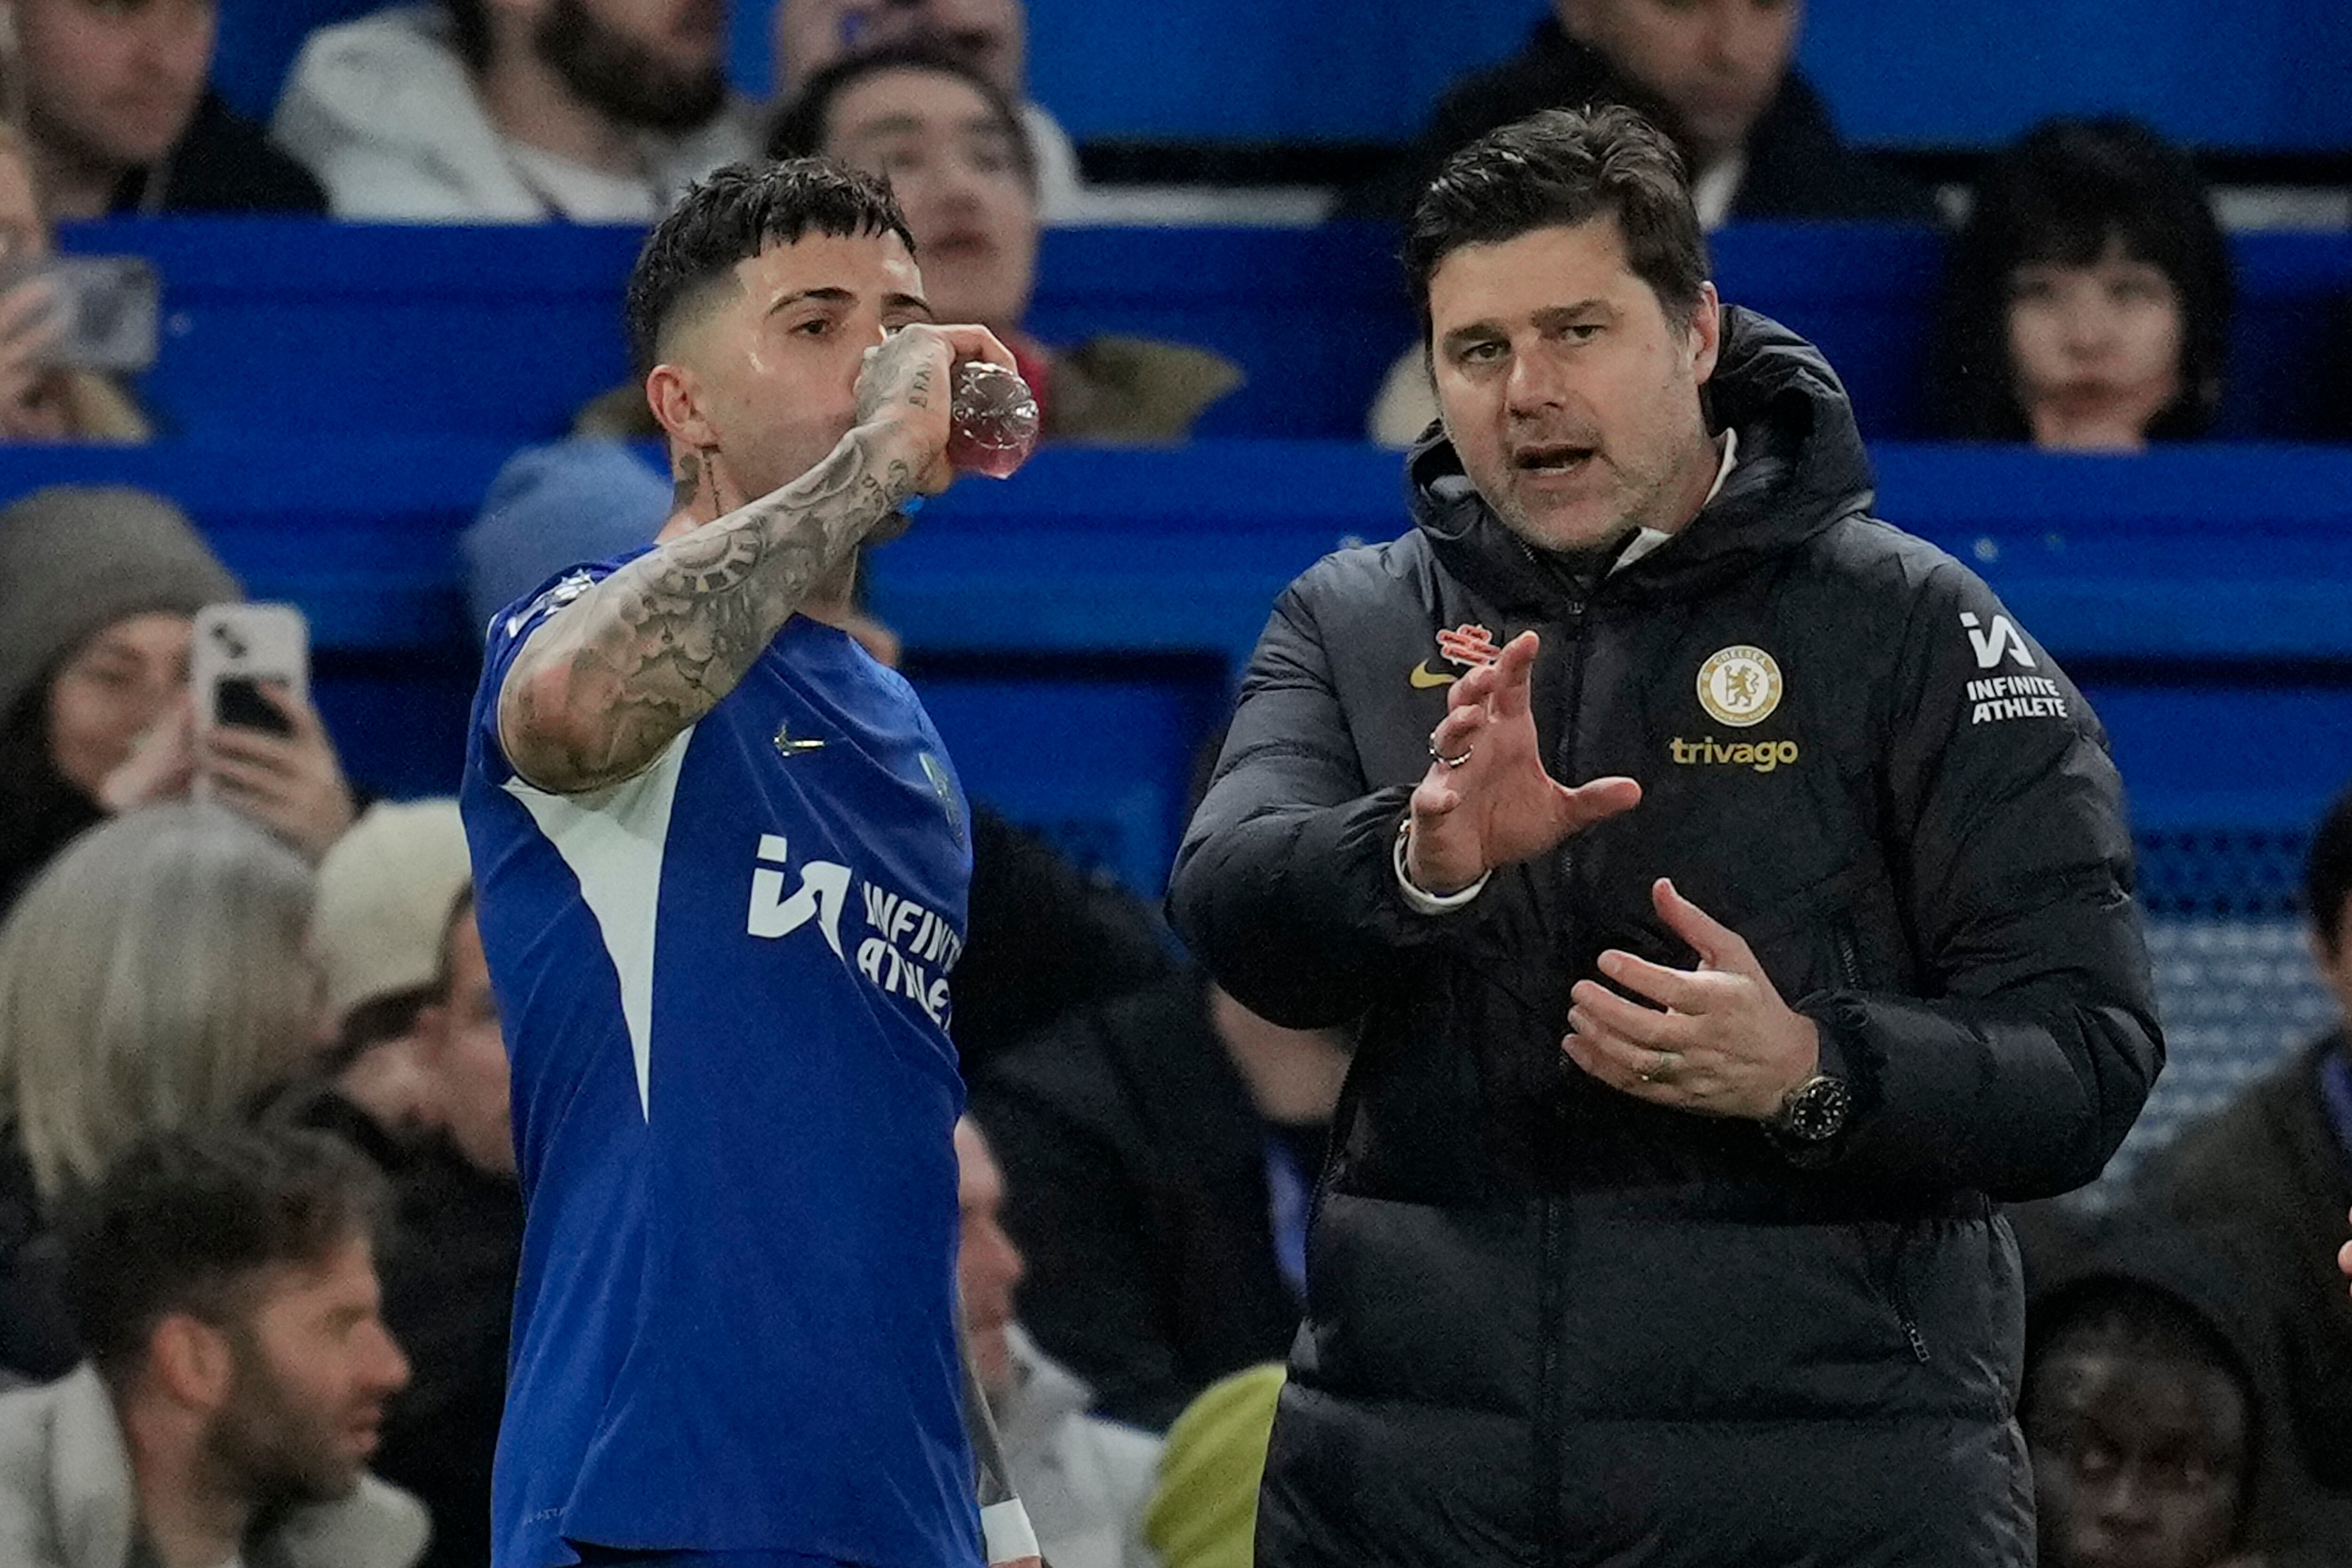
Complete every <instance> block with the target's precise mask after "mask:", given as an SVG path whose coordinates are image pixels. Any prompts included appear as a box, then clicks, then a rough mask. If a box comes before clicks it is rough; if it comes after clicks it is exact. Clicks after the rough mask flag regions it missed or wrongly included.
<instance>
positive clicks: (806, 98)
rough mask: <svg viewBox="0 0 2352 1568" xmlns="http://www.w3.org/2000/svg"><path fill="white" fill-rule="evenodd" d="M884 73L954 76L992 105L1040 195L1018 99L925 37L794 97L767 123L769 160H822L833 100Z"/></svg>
mask: <svg viewBox="0 0 2352 1568" xmlns="http://www.w3.org/2000/svg"><path fill="white" fill-rule="evenodd" d="M885 71H930V72H933V73H935V74H937V75H940V76H949V77H953V78H955V79H956V80H958V81H960V82H961V83H963V84H964V85H965V86H966V87H968V88H970V89H972V91H974V92H976V93H978V94H980V96H981V99H982V101H983V102H985V103H986V104H987V105H988V112H989V116H990V118H992V119H993V120H994V121H997V123H998V124H1000V125H1002V126H1003V128H1004V133H1005V136H1006V137H1007V139H1008V140H1010V142H1012V144H1013V161H1014V162H1015V163H1018V164H1019V165H1020V169H1021V178H1022V180H1023V181H1024V183H1026V184H1027V185H1028V186H1029V188H1030V190H1031V191H1033V192H1034V191H1035V190H1036V188H1037V150H1036V149H1035V148H1034V147H1032V146H1031V145H1030V144H1029V132H1028V129H1027V128H1026V127H1025V126H1024V125H1023V124H1022V122H1021V110H1019V109H1018V108H1017V107H1016V106H1015V105H1014V104H1013V100H1012V99H1011V98H1009V97H1007V96H1006V95H1005V92H1004V89H1003V88H1001V87H999V86H997V85H996V84H995V83H994V82H992V81H991V80H989V79H988V78H987V77H986V76H984V75H982V73H981V72H980V71H979V70H977V69H975V68H973V67H972V65H971V61H969V60H968V59H966V58H964V57H962V56H961V55H958V54H955V53H952V52H950V50H949V49H947V48H946V47H943V46H941V45H940V44H939V43H937V42H934V41H930V40H928V39H921V38H918V39H916V40H914V41H912V42H908V43H904V44H892V45H890V46H888V47H884V48H878V49H868V50H866V52H865V53H863V54H856V55H848V56H845V57H844V58H840V59H837V60H835V61H834V62H833V63H832V64H831V65H829V66H827V67H825V68H824V69H823V70H821V71H818V72H817V73H816V74H815V75H814V76H812V77H810V78H809V79H808V80H807V81H805V82H803V83H802V85H801V89H800V91H799V92H797V93H794V94H793V99H792V101H791V102H789V103H787V104H785V105H784V106H783V107H782V109H780V110H777V111H776V117H775V118H774V119H773V120H772V121H769V122H768V147H767V151H768V156H769V157H771V158H814V157H818V156H821V155H822V154H823V153H824V143H825V138H826V135H827V134H828V132H830V131H831V129H832V120H833V104H834V100H835V99H837V98H839V97H840V96H841V95H842V94H843V93H845V92H846V91H848V90H849V89H851V88H853V87H856V85H857V84H858V83H859V82H861V81H864V80H865V79H866V78H867V77H872V76H879V75H881V74H882V73H883V72H885Z"/></svg>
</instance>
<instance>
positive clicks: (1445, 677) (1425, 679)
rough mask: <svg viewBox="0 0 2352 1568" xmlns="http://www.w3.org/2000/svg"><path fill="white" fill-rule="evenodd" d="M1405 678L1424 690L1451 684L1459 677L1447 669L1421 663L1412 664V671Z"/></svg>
mask: <svg viewBox="0 0 2352 1568" xmlns="http://www.w3.org/2000/svg"><path fill="white" fill-rule="evenodd" d="M1405 679H1407V680H1410V681H1412V684H1413V686H1414V687H1415V688H1416V689H1421V690H1426V689H1429V688H1430V687H1433V686H1451V685H1453V684H1454V681H1455V680H1456V679H1459V677H1457V676H1455V675H1454V674H1452V673H1451V672H1450V671H1447V670H1442V669H1432V668H1429V666H1428V665H1427V664H1426V663H1423V664H1416V665H1414V666H1413V667H1412V674H1411V675H1408V676H1406V677H1405Z"/></svg>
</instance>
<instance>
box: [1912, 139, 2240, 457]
mask: <svg viewBox="0 0 2352 1568" xmlns="http://www.w3.org/2000/svg"><path fill="white" fill-rule="evenodd" d="M2111 245H2113V246H2117V247H2120V248H2121V249H2122V251H2123V253H2124V254H2125V255H2126V256H2127V257H2129V258H2132V259H2134V260H2136V261H2145V262H2147V263H2148V264H2150V265H2151V266H2153V267H2155V268H2158V270H2159V271H2161V272H2162V273H2163V274H2164V275H2165V277H2167V278H2168V279H2171V282H2172V286H2173V288H2174V289H2176V290H2177V291H2178V292H2179V295H2180V318H2181V329H2182V331H2181V342H2180V393H2179V396H2177V397H2176V398H2174V399H2173V401H2172V402H2171V403H2170V404H2169V405H2167V406H2166V407H2165V408H2164V409H2163V410H2162V411H2161V412H2159V413H2158V415H2157V416H2156V418H2155V419H2154V420H2153V421H2151V422H2150V424H2149V426H2148V428H2147V434H2148V436H2149V437H2151V438H2152V439H2156V440H2183V439H2186V438H2188V437H2194V436H2199V435H2202V434H2203V433H2204V432H2205V430H2206V429H2207V428H2208V427H2209V426H2211V424H2212V422H2213V415H2214V411H2215V410H2216V409H2217V408H2218V407H2219V406H2220V404H2221V383H2222V373H2223V371H2224V370H2225V368H2226V367H2227V364H2228V361H2229V351H2230V315H2231V305H2232V295H2233V293H2234V288H2233V285H2232V281H2231V270H2230V247H2229V242H2228V241H2227V240H2226V239H2225V238H2224V237H2223V236H2222V233H2221V224H2220V223H2219V222H2218V221H2216V220H2215V218H2214V216H2213V209H2212V205H2211V204H2210V202H2209V201H2208V199H2207V197H2206V191H2205V184H2204V182H2203V181H2202V180H2201V179H2200V178H2199V177H2198V174H2197V167H2196V165H2195V164H2194V163H2191V162H2190V161H2189V155H2188V154H2187V153H2184V152H2182V151H2181V150H2180V149H2179V148H2178V147H2175V146H2174V145H2173V144H2172V143H2171V142H2167V141H2166V140H2165V139H2164V138H2163V137H2161V136H2159V135H2158V134H2157V133H2156V132H2153V131H2151V130H2149V129H2148V128H2147V126H2145V125H2142V124H2140V123H2139V122H2138V121H2134V120H2129V119H2126V118H2124V117H2122V116H2120V115H2111V116H2106V117H2103V118H2100V119H2095V120H2066V119H2061V120H2049V121H2043V122H2042V124H2040V125H2037V126H2035V127H2034V128H2033V129H2032V131H2030V132H2027V133H2026V134H2025V135H2024V136H2023V137H2021V139H2020V140H2019V141H2018V142H2017V143H2016V145H2014V146H2012V147H2011V148H2010V149H2009V150H2008V151H2007V152H2005V153H2002V154H2001V155H2000V157H1999V158H1997V159H1995V160H1994V161H1993V163H1992V164H1991V166H1990V168H1988V169H1987V170H1986V171H1985V174H1984V177H1983V178H1982V179H1981V180H1979V182H1978V184H1977V192H1976V202H1975V205H1973V206H1972V207H1971V208H1970V209H1969V220H1968V222H1967V223H1966V224H1965V225H1963V226H1962V227H1961V229H1960V232H1959V234H1958V236H1957V237H1955V238H1954V239H1953V241H1952V248H1951V253H1950V258H1949V259H1948V263H1947V265H1946V268H1945V279H1944V293H1943V301H1942V306H1941V309H1940V310H1939V311H1938V315H1937V326H1936V341H1935V345H1934V348H1933V351H1932V353H1931V354H1930V356H1929V367H1930V374H1931V376H1932V378H1933V379H1932V381H1931V383H1930V388H1931V394H1932V399H1931V400H1932V402H1933V404H1934V405H1935V407H1934V414H1935V417H1936V421H1937V433H1938V434H1940V435H1945V436H1952V437H1960V438H1963V439H1967V440H1979V441H2021V440H2023V439H2025V438H2026V437H2027V436H2029V435H2030V434H2031V432H2030V431H2029V430H2028V428H2027V426H2026V420H2025V409H2024V405H2022V404H2021V403H2020V402H2019V401H2018V397H2017V367H2016V365H2015V364H2014V363H2012V362H2011V358H2010V353H2009V304H2010V279H2011V274H2013V273H2014V272H2015V271H2016V270H2017V268H2020V267H2021V266H2027V265H2030V264H2032V263H2036V262H2054V263H2057V264H2059V265H2061V266H2068V267H2082V266H2088V265H2089V264H2090V263H2092V262H2095V261H2096V260H2098V259H2099V258H2101V257H2103V256H2105V254H2106V251H2107V248H2108V247H2109V246H2111Z"/></svg>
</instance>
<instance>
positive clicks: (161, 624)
mask: <svg viewBox="0 0 2352 1568" xmlns="http://www.w3.org/2000/svg"><path fill="white" fill-rule="evenodd" d="M193 627H194V622H193V621H191V620H190V619H189V618H188V617H187V616H174V615H169V614H163V613H159V614H155V615H148V616H129V617H127V618H125V619H123V620H120V621H116V622H115V623H114V624H113V625H111V626H108V627H106V628H105V629H104V630H102V631H100V633H99V634H98V635H97V636H95V637H91V638H90V639H89V641H88V642H86V643H84V644H83V645H82V646H81V647H79V649H77V650H75V652H74V654H73V655H72V657H71V658H68V659H67V660H66V662H65V664H64V666H63V667H62V668H59V669H58V673H57V674H56V675H55V676H54V677H52V678H51V679H50V681H49V760H50V761H51V762H53V763H56V764H57V769H58V773H62V774H64V775H65V777H66V780H67V782H68V783H70V784H73V785H75V786H76V787H77V788H79V790H81V792H82V793H83V794H85V795H92V796H95V795H97V794H98V789H99V786H100V784H104V783H105V782H106V775H107V774H109V773H112V772H113V771H114V770H115V769H117V768H119V767H121V765H122V764H123V763H126V762H128V761H129V760H130V758H131V747H132V746H133V745H134V744H136V743H137V742H138V739H139V737H140V735H141V733H142V732H143V731H145V730H146V728H147V727H148V726H149V725H150V724H152V723H153V722H154V721H156V720H157V719H158V718H160V717H162V715H163V710H164V708H165V707H167V706H168V705H169V704H170V703H171V701H172V700H173V698H175V697H177V696H179V695H180V694H181V693H182V692H184V691H185V690H187V689H188V648H189V645H190V644H191V643H192V642H193V641H194V632H193Z"/></svg>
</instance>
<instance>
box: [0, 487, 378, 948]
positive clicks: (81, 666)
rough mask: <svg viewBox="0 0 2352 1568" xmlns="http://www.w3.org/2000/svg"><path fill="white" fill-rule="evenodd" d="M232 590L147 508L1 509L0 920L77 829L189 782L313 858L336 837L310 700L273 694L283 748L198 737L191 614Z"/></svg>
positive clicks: (119, 499)
mask: <svg viewBox="0 0 2352 1568" xmlns="http://www.w3.org/2000/svg"><path fill="white" fill-rule="evenodd" d="M244 596H245V595H244V594H243V593H242V592H241V591H240V590H239V588H238V587H237V584H236V579H235V578H234V577H231V576H230V575H229V574H228V573H227V571H226V569H224V568H223V567H222V565H221V563H219V562H218V561H217V560H215V558H214V557H213V554H212V552H210V551H209V550H207V549H206V548H205V544H204V542H203V541H202V540H200V539H199V538H197V536H196V532H195V530H194V528H193V527H192V526H191V525H190V524H189V522H188V519H187V516H186V514H184V512H182V511H181V510H180V509H179V508H178V507H176V506H174V505H173V504H172V503H171V502H170V501H168V500H164V499H163V497H161V496H157V495H151V494H149V493H148V492H146V491H144V490H136V489H127V488H123V487H120V486H85V485H56V486H51V487H49V488H47V489H41V490H37V491H35V492H34V493H32V494H31V495H28V496H26V497H25V498H23V499H22V500H18V501H16V503H15V504H13V505H11V506H9V507H8V508H7V509H6V510H0V910H5V907H6V904H7V902H8V900H9V899H10V898H11V897H13V896H14V894H15V892H16V889H19V888H21V887H22V886H23V885H24V884H25V882H26V881H27V880H28V879H30V878H31V877H32V875H33V874H34V873H35V872H37V871H38V870H39V869H40V868H41V867H42V865H43V864H44V863H46V862H47V859H48V858H49V857H50V856H52V855H54V854H56V853H57V852H58V849H59V848H61V847H63V846H64V845H65V843H66V841H67V840H68V839H70V838H71V837H74V835H76V834H77V833H79V832H80V831H82V829H84V828H86V827H89V826H91V825H92V824H94V823H97V822H99V821H100V820H102V819H103V818H104V817H105V816H107V815H108V813H110V812H111V811H117V810H122V809H126V808H128V807H130V806H133V805H139V804H141V803H142V802H145V801H149V800H157V799H167V798H172V797H174V796H177V795H183V794H184V793H186V791H187V789H188V787H189V785H190V784H191V782H192V781H193V780H194V778H195V777H196V776H198V775H199V774H202V775H203V776H205V777H206V778H208V779H210V780H212V781H213V783H214V784H215V785H216V786H218V793H219V795H220V798H221V799H222V800H223V801H224V802H225V803H226V804H228V805H233V806H234V807H235V808H236V809H237V810H238V811H240V812H242V813H244V814H245V815H246V816H249V817H251V818H253V820H255V821H257V822H258V823H261V824H262V825H264V826H268V827H269V828H270V829H272V830H273V831H275V832H276V833H278V835H279V836H280V837H283V838H284V839H285V840H286V841H287V842H288V843H289V844H292V845H294V846H295V847H298V848H299V849H300V850H301V851H302V852H303V853H304V854H306V855H308V856H310V858H312V859H314V860H315V859H317V858H319V857H320V856H322V855H324V854H325V853H326V852H327V849H328V847H329V846H331V845H332V844H333V843H334V841H335V840H336V839H337V838H340V837H342V833H343V830H344V829H345V828H346V827H348V826H350V825H351V821H352V795H351V790H350V787H349V786H348V785H347V784H345V783H344V782H343V775H342V768H341V764H340V763H338V762H337V761H336V758H335V749H334V744H333V742H331V741H330V740H329V739H328V738H327V732H326V729H325V727H324V726H323V725H322V724H321V723H320V721H319V716H318V714H317V712H316V711H315V710H312V709H311V708H310V706H309V705H308V704H307V703H304V702H301V701H299V700H295V699H293V698H291V697H289V696H285V695H283V694H277V695H273V697H272V700H275V701H277V702H278V705H279V707H280V708H281V710H283V711H284V712H285V713H286V715H287V718H288V721H289V723H291V724H292V726H293V730H294V732H293V734H292V735H291V736H289V737H286V738H279V737H278V736H273V735H266V734H263V733H261V732H260V731H254V730H236V729H215V730H214V731H211V732H210V734H209V736H208V738H207V739H206V740H205V741H204V742H199V741H198V740H197V739H196V736H195V730H194V710H193V703H192V699H191V696H190V693H189V690H188V647H189V641H190V638H191V637H192V635H193V626H194V615H195V612H196V611H197V610H199V609H201V608H203V607H204V606H205V605H210V604H218V603H222V602H225V601H232V600H238V599H242V598H243V597H244Z"/></svg>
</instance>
